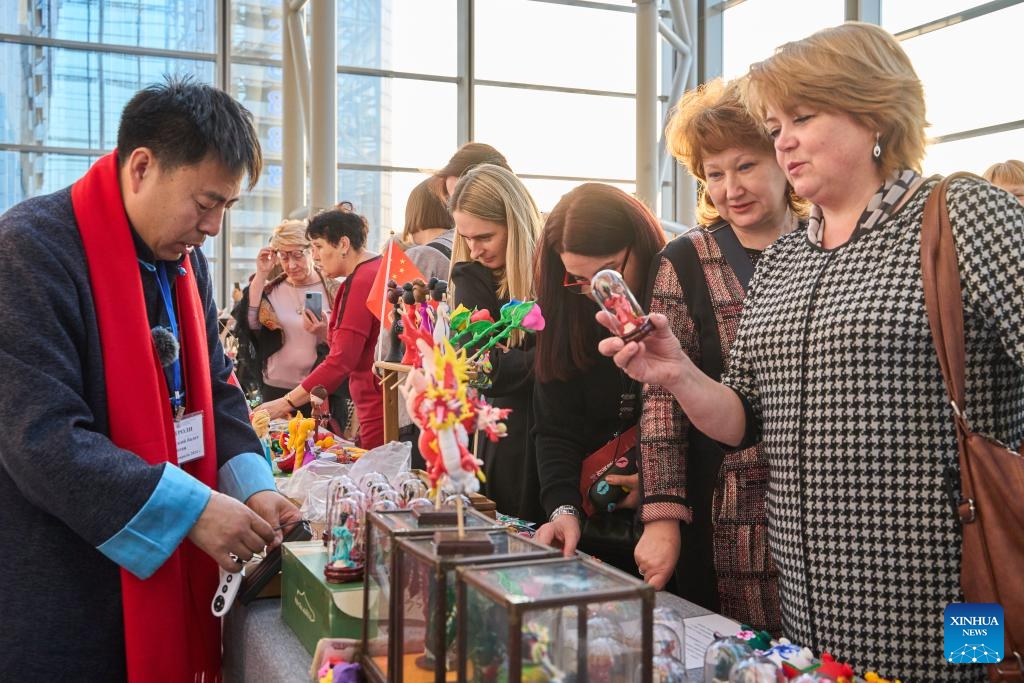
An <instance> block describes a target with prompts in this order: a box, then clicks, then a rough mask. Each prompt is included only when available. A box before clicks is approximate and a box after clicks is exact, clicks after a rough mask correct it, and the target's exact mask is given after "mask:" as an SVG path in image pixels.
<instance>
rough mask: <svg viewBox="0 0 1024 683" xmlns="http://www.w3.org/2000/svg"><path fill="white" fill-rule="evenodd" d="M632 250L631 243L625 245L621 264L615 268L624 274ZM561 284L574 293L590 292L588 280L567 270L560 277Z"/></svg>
mask: <svg viewBox="0 0 1024 683" xmlns="http://www.w3.org/2000/svg"><path fill="white" fill-rule="evenodd" d="M632 251H633V245H632V244H631V245H629V246H628V247H626V254H625V256H623V257H622V265H620V266H619V267H618V268H616V270H617V271H619V273H620V274H622V275H625V274H626V266H627V265H628V264H629V256H630V254H631V253H632ZM562 286H563V287H565V288H566V289H568V290H569V291H571V292H574V293H576V294H583V295H588V294H590V280H589V279H587V278H585V277H580V276H579V275H573V274H572V273H570V272H569V271H566V272H565V275H564V276H563V277H562Z"/></svg>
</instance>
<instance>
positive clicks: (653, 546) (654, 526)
mask: <svg viewBox="0 0 1024 683" xmlns="http://www.w3.org/2000/svg"><path fill="white" fill-rule="evenodd" d="M679 545H680V541H679V520H677V519H659V520H656V521H653V522H647V523H645V524H644V533H643V534H642V535H641V536H640V540H639V541H637V544H636V549H635V550H634V551H633V559H635V560H636V566H637V567H638V568H639V569H640V575H641V576H643V577H644V581H646V582H647V583H649V584H651V585H652V586H654V588H655V589H656V590H661V589H662V588H664V587H665V584H666V583H668V580H669V579H670V578H672V573H673V572H674V571H675V570H676V563H677V562H679Z"/></svg>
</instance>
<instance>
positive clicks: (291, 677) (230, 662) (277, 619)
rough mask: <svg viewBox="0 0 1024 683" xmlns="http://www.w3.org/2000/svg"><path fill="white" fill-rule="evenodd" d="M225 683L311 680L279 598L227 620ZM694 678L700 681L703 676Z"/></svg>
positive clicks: (237, 609) (693, 611)
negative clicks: (287, 623)
mask: <svg viewBox="0 0 1024 683" xmlns="http://www.w3.org/2000/svg"><path fill="white" fill-rule="evenodd" d="M657 605H658V606H666V607H673V608H675V609H677V610H679V612H680V614H682V615H683V617H685V618H687V619H688V618H690V617H699V616H703V615H706V614H710V612H709V611H708V610H706V609H704V608H703V607H699V606H697V605H694V604H693V603H692V602H687V601H686V600H683V599H682V598H678V597H676V596H674V595H672V594H670V593H666V592H664V591H662V592H660V593H658V596H657ZM224 653H225V654H224V681H225V683H263V682H264V681H267V682H268V683H269V682H272V681H295V682H296V683H299V682H301V681H308V680H309V668H310V665H311V663H312V658H311V657H310V655H309V653H308V652H306V649H305V648H304V647H302V644H301V643H300V642H299V640H298V638H296V637H295V634H294V633H292V631H291V629H290V628H288V626H286V625H285V623H284V621H282V620H281V601H280V600H279V599H277V598H264V599H262V600H255V601H253V602H251V603H249V604H248V605H241V604H239V603H235V606H234V607H232V608H231V611H230V612H229V613H228V615H227V617H226V618H225V619H224ZM688 665H689V666H690V667H691V671H690V674H691V676H693V674H694V673H695V672H696V673H698V674H699V673H700V672H701V671H702V667H703V662H688ZM694 680H700V676H699V675H698V676H697V678H695V679H694Z"/></svg>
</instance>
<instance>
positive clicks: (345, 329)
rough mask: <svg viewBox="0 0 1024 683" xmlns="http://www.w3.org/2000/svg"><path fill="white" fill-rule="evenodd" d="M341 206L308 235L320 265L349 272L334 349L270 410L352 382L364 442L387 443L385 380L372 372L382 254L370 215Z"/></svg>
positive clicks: (314, 223) (283, 409) (333, 325)
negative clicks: (373, 243) (371, 243)
mask: <svg viewBox="0 0 1024 683" xmlns="http://www.w3.org/2000/svg"><path fill="white" fill-rule="evenodd" d="M339 206H340V207H341V208H337V209H332V210H330V211H324V212H322V213H319V214H317V215H316V216H314V217H313V218H312V219H311V220H310V221H309V227H308V228H307V229H306V237H307V238H309V240H310V241H311V242H312V246H313V252H314V255H315V257H316V260H317V262H318V263H319V264H320V270H321V272H323V274H324V275H326V276H327V277H344V278H345V281H344V282H343V283H342V285H341V287H340V288H339V289H338V293H337V295H335V299H334V304H333V306H332V310H331V314H330V316H329V317H328V318H327V319H328V329H329V333H328V334H329V344H330V349H331V350H330V353H329V354H328V355H327V358H326V359H324V362H323V363H322V364H321V365H320V366H318V367H317V368H316V370H314V371H313V372H311V373H310V374H309V376H308V377H306V378H305V379H304V380H302V381H301V382H299V383H297V384H296V385H295V386H294V387H293V388H292V389H291V390H290V391H287V392H285V393H284V395H283V396H282V397H281V398H279V399H277V400H274V401H270V402H268V403H264V404H263V405H262V406H260V407H262V408H265V409H266V410H267V411H268V412H269V413H270V416H271V417H272V418H273V417H282V416H284V415H287V414H288V413H289V412H291V411H294V410H295V409H297V408H298V407H299V406H300V405H302V404H304V403H307V402H308V401H309V393H310V391H312V390H313V389H314V388H316V387H317V386H320V385H322V386H323V387H324V388H326V389H327V391H328V392H332V391H335V390H336V389H337V388H338V387H339V386H341V384H342V383H343V382H346V381H347V382H348V386H349V392H350V393H351V395H352V402H353V403H354V404H355V409H356V417H358V418H359V436H358V437H357V438H356V443H357V444H358V445H359V446H360V447H361V448H366V449H371V448H376V447H377V446H380V445H382V444H383V443H384V398H383V394H382V392H381V387H380V380H379V379H378V377H377V376H376V375H375V374H374V373H373V351H374V348H375V347H376V345H377V337H378V335H379V333H380V321H379V320H377V319H376V318H375V317H373V315H372V314H371V313H370V310H369V309H368V308H367V307H366V300H367V299H368V298H369V296H370V288H371V287H372V286H373V280H374V278H375V277H376V276H377V270H378V268H379V267H380V263H381V258H380V255H379V254H375V253H373V252H372V251H370V250H369V249H367V245H366V237H367V233H368V231H369V227H368V226H367V223H366V219H365V218H363V217H362V216H360V215H359V214H357V213H355V212H354V211H353V210H352V205H351V204H349V203H348V202H343V203H342V204H341V205H339Z"/></svg>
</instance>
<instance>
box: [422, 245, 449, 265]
mask: <svg viewBox="0 0 1024 683" xmlns="http://www.w3.org/2000/svg"><path fill="white" fill-rule="evenodd" d="M427 246H428V247H430V248H431V249H437V250H438V251H439V252H441V254H443V255H444V257H445V258H446V259H448V260H449V261H450V260H451V258H452V250H451V248H450V247H449V246H448V245H447V244H440V243H438V242H427Z"/></svg>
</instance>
